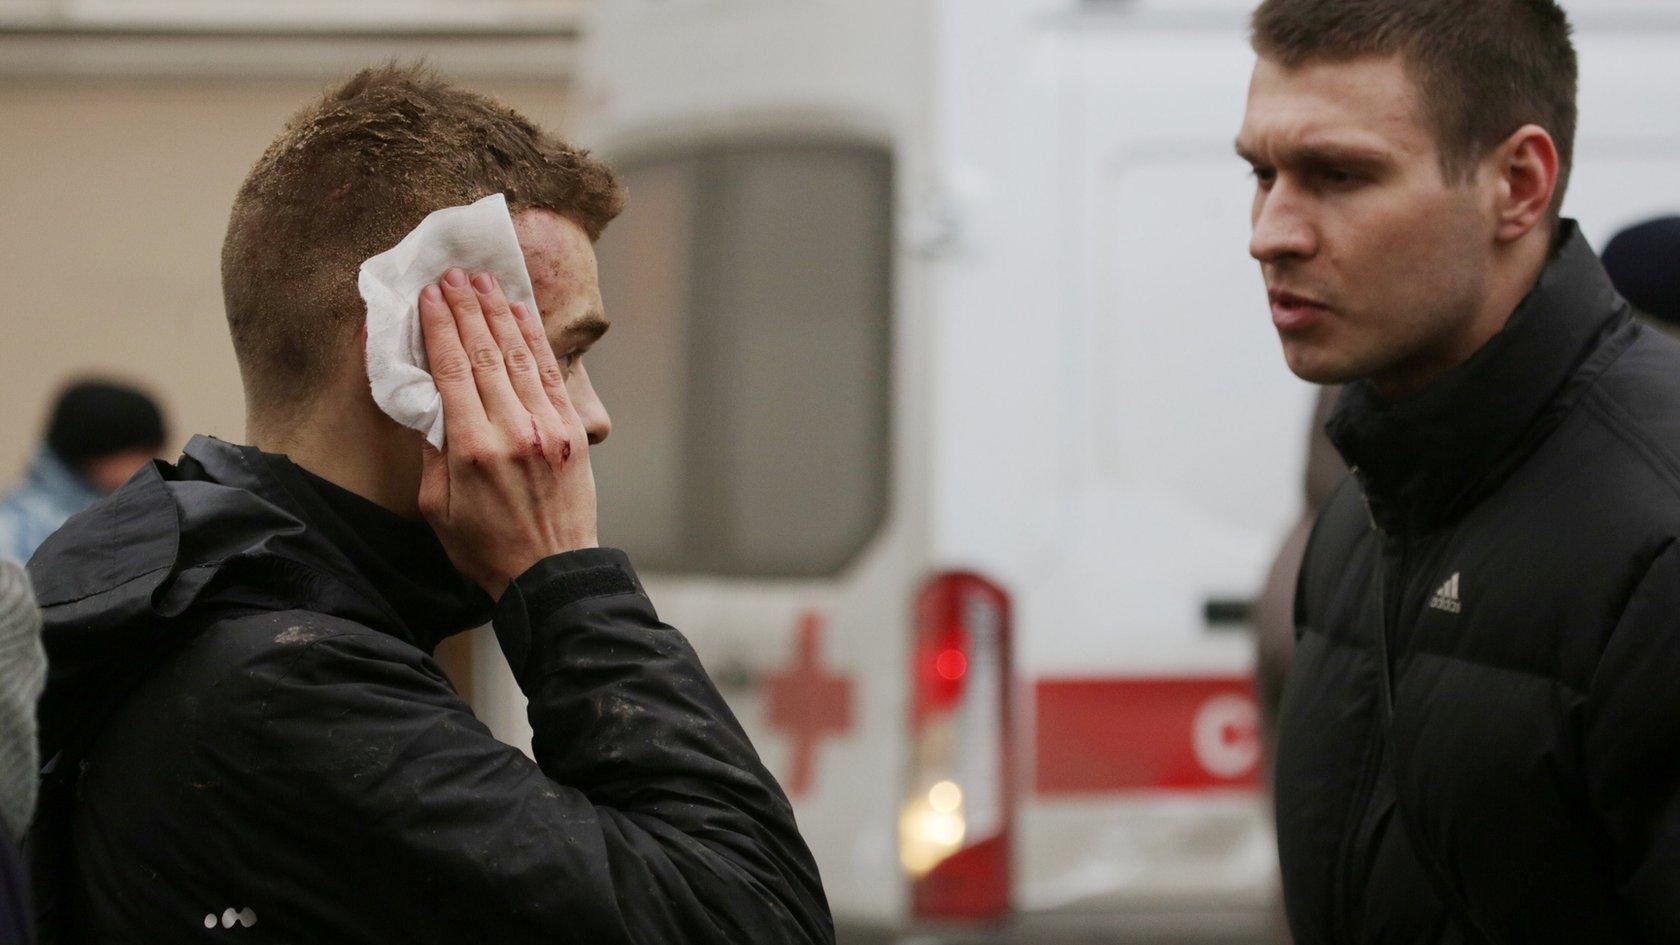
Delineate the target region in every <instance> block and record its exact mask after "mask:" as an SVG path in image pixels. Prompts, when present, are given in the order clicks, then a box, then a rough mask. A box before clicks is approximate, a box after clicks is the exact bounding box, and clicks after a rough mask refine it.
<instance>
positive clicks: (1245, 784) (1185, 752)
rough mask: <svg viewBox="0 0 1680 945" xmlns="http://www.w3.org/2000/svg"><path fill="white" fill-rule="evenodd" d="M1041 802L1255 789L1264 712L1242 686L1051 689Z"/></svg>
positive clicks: (1077, 682) (1046, 687)
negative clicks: (1082, 796) (1092, 796)
mask: <svg viewBox="0 0 1680 945" xmlns="http://www.w3.org/2000/svg"><path fill="white" fill-rule="evenodd" d="M1035 688H1036V699H1037V712H1036V713H1035V714H1036V716H1037V723H1036V724H1037V731H1036V739H1035V741H1036V747H1037V764H1036V768H1035V775H1034V789H1035V790H1036V792H1037V793H1038V794H1040V795H1076V794H1111V793H1116V792H1125V791H1161V790H1165V791H1202V790H1211V789H1221V788H1226V789H1229V788H1254V787H1257V786H1258V785H1259V783H1260V762H1261V750H1260V731H1259V707H1258V703H1257V702H1256V701H1255V695H1254V683H1253V680H1251V679H1249V678H1247V677H1241V676H1222V677H1173V678H1139V679H1130V678H1128V679H1043V680H1040V681H1039V682H1038V684H1037V686H1036V687H1035Z"/></svg>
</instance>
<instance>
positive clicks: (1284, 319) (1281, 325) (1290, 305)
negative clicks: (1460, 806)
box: [1270, 289, 1330, 334]
mask: <svg viewBox="0 0 1680 945" xmlns="http://www.w3.org/2000/svg"><path fill="white" fill-rule="evenodd" d="M1270 296H1271V301H1272V325H1273V327H1275V328H1276V329H1277V330H1278V331H1279V332H1281V333H1284V334H1291V333H1294V332H1301V331H1307V330H1309V329H1311V328H1313V327H1314V326H1316V325H1318V324H1319V323H1320V322H1321V321H1323V320H1324V319H1325V318H1326V317H1327V316H1328V315H1329V314H1330V308H1329V306H1327V305H1325V304H1324V303H1322V302H1320V301H1318V300H1317V299H1314V298H1311V297H1309V296H1305V295H1299V294H1297V293H1294V292H1289V291H1285V290H1279V289H1274V290H1272V291H1271V292H1270Z"/></svg>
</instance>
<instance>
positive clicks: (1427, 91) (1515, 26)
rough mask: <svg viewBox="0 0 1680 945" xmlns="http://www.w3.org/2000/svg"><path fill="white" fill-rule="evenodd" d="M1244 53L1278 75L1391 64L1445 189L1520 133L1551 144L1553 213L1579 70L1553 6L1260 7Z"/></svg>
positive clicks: (1350, 2) (1430, 0)
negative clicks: (1531, 130) (1537, 133)
mask: <svg viewBox="0 0 1680 945" xmlns="http://www.w3.org/2000/svg"><path fill="white" fill-rule="evenodd" d="M1252 39H1253V44H1254V50H1255V52H1257V53H1259V54H1260V55H1261V56H1262V57H1264V58H1266V59H1269V60H1272V61H1274V62H1277V63H1279V64H1280V65H1283V66H1285V67H1287V68H1296V67H1299V66H1302V65H1305V64H1307V63H1311V62H1339V61H1347V60H1353V59H1359V58H1364V57H1368V56H1395V55H1398V56H1400V57H1401V59H1402V61H1403V62H1404V63H1405V66H1406V69H1407V72H1408V73H1409V74H1410V75H1411V76H1412V78H1413V80H1414V81H1415V82H1416V83H1417V85H1418V88H1419V89H1420V90H1421V93H1422V102H1423V108H1424V111H1425V114H1426V118H1427V120H1428V121H1429V122H1430V124H1431V125H1432V127H1433V129H1434V132H1435V138H1436V143H1437V146H1438V148H1439V150H1440V157H1441V169H1442V172H1443V173H1444V174H1445V175H1446V176H1447V178H1448V179H1449V180H1458V181H1463V180H1466V179H1468V177H1469V176H1470V175H1471V174H1472V173H1473V172H1474V170H1475V168H1476V165H1477V164H1478V163H1479V162H1480V161H1481V159H1482V158H1483V157H1485V156H1486V155H1487V154H1488V153H1489V152H1490V151H1492V150H1493V149H1494V148H1495V147H1497V146H1498V145H1499V144H1500V143H1501V142H1503V141H1505V140H1506V139H1507V138H1509V137H1510V136H1511V135H1512V134H1513V133H1515V132H1516V131H1517V129H1519V128H1521V127H1523V126H1524V125H1529V124H1533V125H1539V126H1540V127H1542V128H1544V129H1546V131H1547V132H1548V133H1550V134H1551V136H1552V141H1553V142H1554V143H1555V144H1556V145H1557V149H1558V158H1559V174H1558V188H1557V195H1556V197H1555V199H1554V201H1553V204H1552V209H1553V213H1554V214H1555V213H1556V212H1557V209H1558V208H1559V207H1560V206H1561V205H1562V202H1563V193H1564V190H1565V188H1566V187H1567V184H1568V181H1569V171H1570V168H1571V167H1572V165H1573V162H1574V152H1575V123H1576V104H1575V94H1576V86H1577V85H1578V83H1579V71H1580V70H1579V66H1578V64H1577V61H1576V55H1575V47H1574V44H1573V43H1572V42H1571V41H1570V26H1569V18H1568V16H1566V15H1565V14H1564V12H1563V10H1562V8H1560V7H1559V6H1558V5H1557V3H1556V2H1554V0H1265V2H1263V3H1261V4H1260V7H1259V9H1257V10H1256V11H1255V12H1254V20H1253V34H1252Z"/></svg>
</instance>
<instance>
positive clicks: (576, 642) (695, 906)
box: [262, 549, 834, 945]
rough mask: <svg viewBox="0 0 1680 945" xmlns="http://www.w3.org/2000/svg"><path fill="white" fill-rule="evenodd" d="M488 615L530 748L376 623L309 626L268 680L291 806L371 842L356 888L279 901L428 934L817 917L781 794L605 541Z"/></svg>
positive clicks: (688, 934) (821, 937) (316, 823)
mask: <svg viewBox="0 0 1680 945" xmlns="http://www.w3.org/2000/svg"><path fill="white" fill-rule="evenodd" d="M494 625H495V630H496V634H497V637H498V639H499V640H500V642H501V644H502V648H503V651H504V652H505V653H506V655H507V657H508V661H509V665H510V666H511V668H512V669H513V672H514V675H515V677H516V678H517V680H518V682H519V685H520V687H521V688H522V689H523V691H524V693H525V695H526V697H527V698H528V699H529V701H530V707H529V714H530V721H531V727H532V729H533V731H534V738H533V753H534V754H535V756H536V761H535V763H532V761H531V760H530V759H528V758H527V757H526V756H525V755H523V754H522V753H520V752H518V751H517V750H515V749H513V748H510V747H508V746H506V745H504V744H502V743H500V742H498V741H496V740H495V739H494V738H493V737H492V736H491V735H490V733H489V732H488V731H487V730H486V729H485V727H484V726H483V725H482V724H480V723H479V722H478V720H477V719H476V718H474V717H473V716H472V714H471V713H470V711H469V710H468V709H467V707H466V706H465V704H464V703H463V702H462V701H461V700H460V699H459V697H457V696H456V695H455V694H454V692H453V690H452V689H451V688H450V687H449V685H448V684H447V682H445V681H444V680H443V678H442V677H441V675H440V674H439V673H438V672H437V670H436V667H435V664H432V663H431V661H430V660H429V659H426V658H425V657H424V655H423V654H420V653H419V651H413V658H411V659H407V660H393V659H392V656H391V647H390V646H389V645H388V644H386V643H385V642H383V641H382V640H380V639H379V637H378V635H375V634H363V633H354V632H351V633H328V634H323V635H322V636H321V637H320V638H319V639H316V640H313V641H312V642H310V643H309V645H308V647H307V651H306V652H305V653H304V654H302V655H300V656H299V657H297V658H296V659H295V661H294V662H293V663H292V665H291V667H290V669H289V670H288V672H287V675H286V678H285V679H284V680H283V681H281V682H280V683H277V684H276V685H275V686H274V688H273V690H272V694H271V696H270V698H269V699H268V700H266V704H265V707H264V711H263V715H264V718H263V720H262V726H263V737H264V738H265V739H267V740H268V741H269V742H270V744H271V745H272V747H273V750H274V751H275V752H276V753H277V757H276V764H277V768H278V773H279V779H280V782H281V783H282V784H284V785H286V786H285V787H284V788H283V790H284V792H285V794H286V795H287V796H288V797H291V798H301V799H300V800H294V801H289V802H288V803H293V804H295V805H296V809H297V810H299V811H304V812H307V813H306V814H305V816H303V817H302V818H300V820H301V821H303V822H305V823H306V824H307V826H303V827H300V828H299V829H302V830H305V831H310V832H315V833H319V834H321V835H322V836H323V837H331V836H337V837H338V840H337V842H336V843H332V842H331V841H326V842H325V843H323V846H327V845H331V846H332V849H333V852H332V853H331V854H328V855H332V856H334V857H335V858H338V859H340V860H343V859H345V858H349V859H351V860H353V861H357V860H359V861H362V862H363V864H365V865H364V867H363V868H360V869H357V867H356V864H355V863H352V864H351V867H352V870H353V871H355V872H357V873H359V874H360V875H363V876H365V877H366V882H365V884H364V885H362V886H361V887H360V888H358V889H355V890H347V891H342V894H341V892H340V891H338V890H320V889H315V890H311V891H310V892H308V893H307V894H303V895H301V896H300V897H299V899H300V901H298V902H295V903H293V904H291V905H290V906H288V907H287V909H289V910H290V912H291V913H304V912H309V911H314V912H317V913H318V914H317V915H315V916H313V917H310V921H308V922H307V923H306V924H303V925H300V928H315V929H319V928H322V927H337V928H338V929H339V930H340V932H341V934H342V935H343V937H344V938H346V939H352V938H354V939H361V938H364V937H365V938H366V939H367V940H369V941H399V940H400V941H410V942H440V943H441V942H475V941H483V942H498V943H522V942H533V943H534V942H542V943H572V942H575V943H580V945H581V943H590V945H612V943H631V942H635V943H669V945H678V943H697V945H698V943H715V945H724V943H732V945H740V943H765V945H769V943H778V945H780V943H830V942H832V941H833V940H834V932H833V927H832V923H831V920H830V917H829V912H828V907H827V904H826V902H825V900H824V897H823V891H822V887H821V883H820V880H819V878H818V875H817V869H816V866H815V864H814V863H813V861H812V858H811V855H810V852H809V851H808V849H807V848H806V846H805V844H804V842H803V841H802V840H801V838H800V836H799V833H798V831H797V828H796V827H795V824H794V818H793V811H792V809H791V807H790V806H789V804H788V801H787V799H786V798H785V797H784V795H783V794H782V792H781V790H780V788H779V787H778V786H777V785H776V782H775V781H774V779H773V778H772V777H771V775H770V774H769V772H768V771H766V770H765V768H764V766H763V765H762V764H761V763H760V762H759V760H758V758H757V756H756V754H755V753H754V751H753V748H752V745H751V744H750V743H749V742H748V740H747V737H746V735H745V733H744V732H743V731H742V730H741V727H740V726H739V724H738V723H737V722H736V721H735V719H734V717H733V716H732V715H731V713H730V711H729V709H728V707H727V706H726V705H725V703H724V701H723V699H722V697H721V696H720V695H719V694H718V692H717V690H716V688H715V687H714V686H713V685H712V683H711V682H710V680H709V679H708V678H707V677H706V675H705V672H704V671H703V670H702V669H701V667H700V663H699V661H698V659H696V657H695V655H694V652H693V650H692V649H690V647H689V645H688V643H687V642H686V641H685V640H684V639H683V637H682V635H681V634H679V633H678V632H677V631H676V630H674V629H672V628H671V627H668V626H666V625H664V624H662V623H660V622H659V619H658V617H657V616H656V615H655V613H654V609H653V606H652V604H651V603H650V602H649V601H648V599H647V597H646V596H645V595H644V594H643V593H642V591H641V588H640V585H639V583H638V581H637V579H636V577H635V575H634V573H633V571H632V570H631V568H630V564H629V561H628V559H627V558H626V557H625V556H624V555H623V553H622V552H618V551H614V550H610V549H590V550H586V551H578V552H570V553H567V554H564V555H557V556H555V557H553V558H549V559H547V560H545V561H543V562H541V563H539V564H538V565H537V566H535V567H534V568H532V569H531V570H530V571H529V572H527V573H526V574H524V575H523V576H521V577H520V578H519V579H518V580H517V581H516V582H515V583H514V584H513V585H511V586H510V588H509V590H508V592H507V593H506V594H505V595H504V597H503V599H502V601H501V602H500V603H499V604H498V607H497V612H496V616H495V621H494ZM409 649H410V650H412V648H409ZM347 836H348V837H354V838H355V840H354V842H348V841H347V839H346V838H347ZM301 848H302V849H307V845H304V846H303V847H301ZM276 867H277V870H278V871H279V872H281V873H283V872H284V864H276ZM300 868H306V867H300ZM277 888H278V887H277ZM276 895H277V896H280V897H281V898H285V896H284V894H283V893H282V892H276ZM341 895H342V901H337V899H338V897H340V896H341ZM287 909H281V908H277V909H276V910H274V912H273V913H271V914H275V915H277V916H280V915H285V914H288V913H287ZM266 921H267V920H266V918H265V923H266ZM276 931H278V930H276Z"/></svg>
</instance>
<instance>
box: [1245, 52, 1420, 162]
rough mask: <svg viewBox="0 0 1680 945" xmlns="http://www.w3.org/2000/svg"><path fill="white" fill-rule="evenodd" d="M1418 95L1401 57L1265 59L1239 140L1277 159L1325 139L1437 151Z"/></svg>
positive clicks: (1396, 150) (1402, 153)
mask: <svg viewBox="0 0 1680 945" xmlns="http://www.w3.org/2000/svg"><path fill="white" fill-rule="evenodd" d="M1421 105H1422V103H1421V96H1420V95H1419V93H1418V88H1417V84H1416V83H1415V82H1413V81H1412V78H1411V76H1410V74H1409V73H1408V72H1407V71H1406V68H1405V66H1404V63H1403V62H1402V61H1401V59H1400V57H1398V56H1394V57H1383V58H1362V59H1354V60H1350V61H1344V62H1309V63H1306V64H1303V65H1300V66H1294V67H1290V66H1284V65H1282V64H1280V63H1278V62H1275V61H1273V60H1271V59H1267V58H1264V57H1262V58H1261V59H1260V61H1259V62H1258V63H1257V64H1256V65H1255V67H1254V78H1253V80H1252V81H1251V82H1250V84H1249V90H1248V111H1247V113H1246V115H1245V116H1244V118H1243V127H1242V133H1241V135H1239V137H1238V142H1237V143H1238V146H1239V147H1241V148H1243V149H1244V150H1246V151H1249V152H1252V153H1254V154H1257V155H1260V156H1264V157H1267V158H1268V159H1272V160H1279V159H1281V158H1282V157H1284V156H1287V155H1288V154H1289V153H1290V152H1292V151H1294V150H1297V149H1302V148H1314V149H1316V148H1317V147H1318V146H1320V145H1330V146H1335V147H1349V148H1357V149H1360V150H1367V151H1380V152H1385V153H1388V154H1390V155H1392V156H1394V157H1396V158H1405V157H1412V156H1422V155H1433V153H1434V149H1435V143H1434V137H1433V134H1432V133H1431V131H1430V130H1429V128H1428V126H1427V125H1426V123H1425V121H1424V113H1423V109H1422V107H1421Z"/></svg>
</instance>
